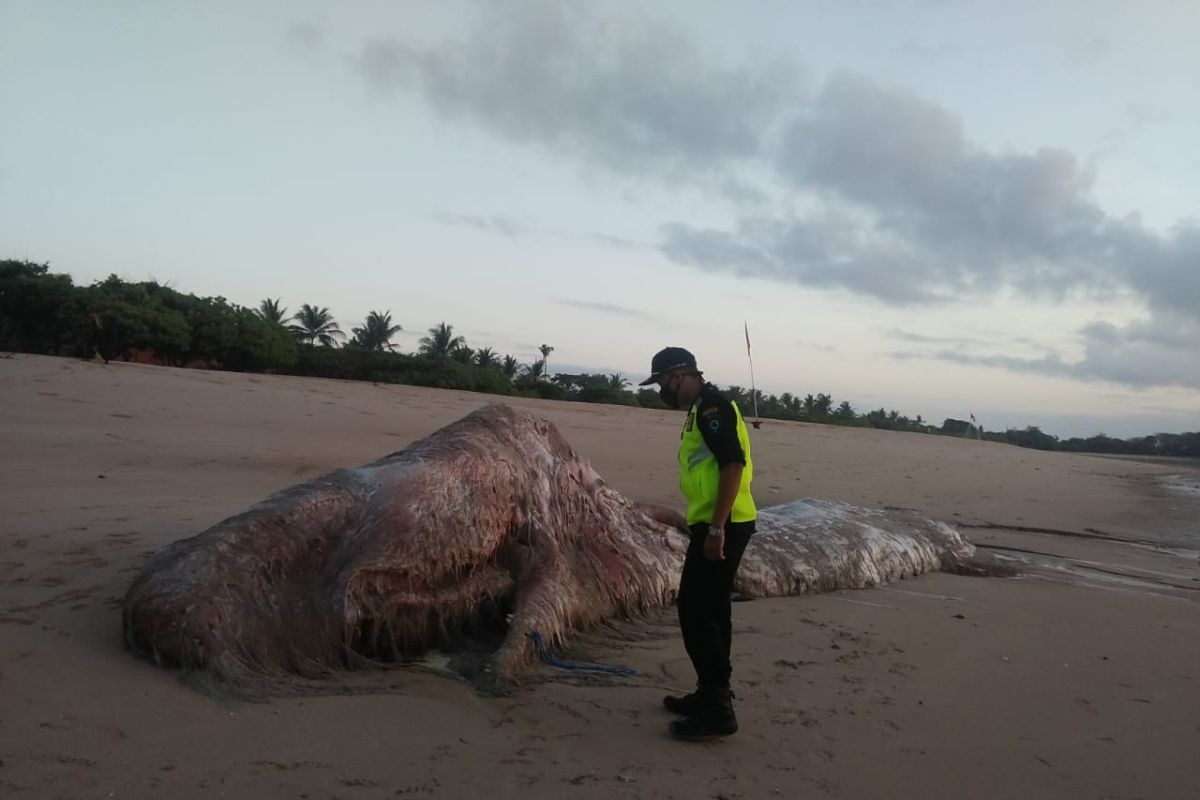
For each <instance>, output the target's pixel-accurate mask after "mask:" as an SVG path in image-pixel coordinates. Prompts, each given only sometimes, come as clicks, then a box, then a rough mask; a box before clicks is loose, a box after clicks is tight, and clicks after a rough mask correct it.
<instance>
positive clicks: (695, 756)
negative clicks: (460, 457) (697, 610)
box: [0, 356, 1200, 800]
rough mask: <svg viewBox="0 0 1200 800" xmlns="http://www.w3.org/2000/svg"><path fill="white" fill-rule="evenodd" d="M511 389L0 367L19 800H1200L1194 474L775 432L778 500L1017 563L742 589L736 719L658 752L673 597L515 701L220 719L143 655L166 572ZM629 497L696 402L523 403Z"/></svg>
mask: <svg viewBox="0 0 1200 800" xmlns="http://www.w3.org/2000/svg"><path fill="white" fill-rule="evenodd" d="M494 400H496V398H489V397H487V396H484V395H479V394H470V393H462V392H450V391H439V390H430V389H420V388H414V387H406V386H383V385H372V384H369V383H348V382H339V381H328V380H316V379H301V378H292V377H282V376H268V375H245V374H233V373H219V372H207V371H198V370H177V369H167V368H162V367H152V366H141V365H132V364H116V363H114V364H109V365H102V364H98V363H84V362H79V361H72V360H67V359H55V358H44V357H29V356H17V357H14V358H11V359H3V360H0V403H2V405H3V408H4V421H3V424H2V425H0V451H2V452H3V456H4V457H3V459H0V511H2V514H0V519H2V520H3V530H2V534H0V795H3V796H5V797H13V798H60V797H61V798H93V797H95V798H109V797H117V798H122V797H123V798H213V797H230V798H242V797H246V798H249V797H272V798H274V797H280V798H313V799H314V800H316V799H318V798H334V797H337V798H364V800H365V799H367V798H396V797H403V798H469V797H517V796H545V797H572V798H575V797H578V798H593V797H594V798H614V797H618V798H619V797H636V798H731V799H732V798H760V797H761V798H768V797H777V796H782V797H833V798H895V797H922V798H1015V797H1023V798H1147V800H1149V799H1150V798H1156V799H1157V798H1196V797H1200V758H1198V757H1197V756H1198V754H1200V490H1196V489H1194V488H1191V487H1197V486H1200V473H1198V472H1196V471H1195V468H1194V466H1193V465H1189V464H1186V463H1176V462H1163V463H1143V462H1137V461H1129V460H1118V459H1105V458H1097V457H1092V456H1082V455H1067V454H1060V453H1047V452H1038V451H1031V450H1021V449H1018V448H1015V447H1010V446H1006V445H1000V444H995V443H988V442H978V441H972V440H959V439H950V438H945V437H938V436H930V435H922V434H915V433H898V432H888V431H876V430H869V429H850V428H837V427H832V426H820V425H809V424H802V423H784V422H774V421H767V422H765V423H764V425H763V427H762V429H761V430H759V431H756V432H753V446H754V456H755V463H756V467H757V470H756V479H755V494H756V496H757V498H758V500H759V503H760V505H770V504H773V503H777V502H784V501H787V500H791V499H794V498H798V497H825V498H833V499H837V500H842V501H847V502H852V503H856V504H861V505H865V506H873V507H882V506H896V507H904V508H911V509H917V510H919V511H920V512H922V513H924V514H926V515H928V516H931V517H934V518H936V519H940V520H946V521H949V522H952V523H954V524H956V525H958V526H960V527H961V528H962V530H963V531H964V533H965V534H966V535H967V537H968V538H969V539H971V540H972V541H973V542H975V543H976V544H977V545H980V546H987V547H990V548H994V552H997V553H999V554H1001V555H1002V556H1005V557H1008V558H1012V559H1016V560H1018V563H1022V564H1023V565H1024V566H1023V574H1022V575H1021V576H1020V577H1017V578H973V577H963V576H956V575H950V574H943V573H934V574H929V575H925V576H921V577H919V578H916V579H913V580H908V581H903V582H900V583H898V584H895V585H891V586H885V587H880V588H877V589H871V590H864V591H855V592H837V593H832V594H827V595H811V596H801V597H793V598H782V599H775V600H769V601H752V602H743V603H738V604H736V605H735V607H734V623H735V640H734V650H735V657H734V669H735V675H734V681H735V684H736V692H737V708H738V714H739V718H740V721H741V725H742V731H741V732H740V733H739V734H738V735H737V736H735V737H733V738H731V739H730V740H727V741H722V742H718V743H713V744H704V745H689V744H684V743H680V742H677V741H673V740H671V739H670V738H669V737H668V736H667V734H666V725H667V722H668V721H669V716H668V715H667V714H666V713H665V712H664V711H663V710H662V708H661V706H660V698H661V696H662V695H663V694H664V692H665V691H669V690H677V689H688V688H690V683H691V681H692V676H691V672H690V665H689V664H688V661H687V658H686V656H685V654H684V651H683V646H682V643H681V641H680V639H679V636H678V633H677V630H676V628H675V625H674V619H673V614H672V613H671V610H667V611H665V612H664V613H663V614H661V615H659V616H658V617H656V618H653V619H649V620H641V621H628V622H620V623H618V624H615V625H614V626H613V627H611V628H608V629H605V630H604V631H601V632H594V633H590V634H587V635H583V636H581V637H579V638H578V640H577V641H575V642H574V643H573V645H572V650H571V653H570V655H572V656H573V657H579V658H586V659H587V660H590V661H597V662H601V663H605V664H614V665H615V664H620V665H628V666H631V667H633V668H634V669H636V670H637V675H636V676H635V677H633V678H601V677H587V678H582V677H579V676H578V675H575V674H572V673H565V672H561V671H557V670H553V669H550V668H547V667H544V666H536V667H535V668H534V670H533V674H532V676H531V678H530V681H529V682H528V684H527V685H525V686H523V687H522V688H520V689H519V690H518V691H516V692H515V693H514V694H513V695H511V696H507V697H483V696H480V695H478V694H477V693H476V692H475V691H474V690H473V689H472V688H471V687H470V686H468V685H466V684H464V683H462V682H459V681H456V680H453V679H451V678H447V677H442V676H439V675H436V674H432V673H429V672H424V671H420V670H414V669H397V670H389V671H387V672H385V673H383V674H382V675H374V676H372V677H370V678H369V679H367V680H365V681H364V686H363V692H362V693H361V694H354V695H344V694H342V695H332V696H307V697H287V698H278V699H274V700H272V701H270V702H265V703H241V702H232V701H222V700H215V699H213V698H212V697H210V696H208V695H206V694H203V693H201V692H199V691H196V690H195V689H193V688H191V687H190V686H189V685H188V684H186V683H185V682H184V681H182V680H181V679H180V676H179V675H178V674H177V673H174V672H171V671H167V670H163V669H160V668H157V667H155V666H154V665H152V664H149V663H147V662H145V661H141V660H137V659H135V658H134V657H132V656H131V655H130V654H129V653H127V652H126V651H125V650H124V649H123V647H122V641H121V618H120V613H119V605H120V601H121V598H122V596H123V594H124V592H125V589H126V587H127V586H128V584H129V581H130V580H131V578H132V576H133V575H134V573H135V572H136V571H137V569H138V568H139V566H140V565H141V563H142V562H143V561H144V559H145V558H146V556H147V555H148V554H150V553H151V552H153V551H155V550H157V549H158V548H160V547H162V546H163V545H165V544H166V543H168V542H171V541H173V540H175V539H179V538H183V537H186V536H191V535H193V534H195V533H198V532H200V531H202V530H204V529H205V528H207V527H209V526H210V525H212V524H214V523H216V522H218V521H220V520H221V519H223V518H225V517H226V516H229V515H231V514H233V513H236V512H238V511H240V510H242V509H243V508H245V507H246V506H248V505H250V504H251V503H253V502H255V501H257V500H259V499H261V498H262V497H264V496H265V495H267V494H269V493H271V492H273V491H275V490H277V489H280V488H283V487H285V486H288V485H291V484H293V483H296V482H299V481H302V480H305V479H308V478H311V477H313V476H316V475H319V474H321V473H324V472H326V471H329V470H331V469H334V468H338V467H344V466H352V465H357V464H361V463H364V462H367V461H370V460H373V459H376V458H378V457H380V456H381V455H384V454H386V453H389V452H392V451H395V450H399V449H401V448H403V447H405V446H406V445H407V444H408V443H409V442H412V441H414V440H415V439H418V438H421V437H423V436H425V435H427V434H429V433H431V432H432V431H434V430H436V429H437V428H438V427H440V426H442V425H444V424H446V423H448V422H450V421H452V420H454V419H457V418H458V417H460V416H462V415H464V414H466V413H468V412H470V411H472V410H474V409H475V408H478V407H479V406H480V405H483V404H485V403H487V402H492V401H494ZM504 402H509V403H511V404H512V405H515V406H519V407H521V408H525V409H527V410H530V411H533V412H535V413H537V414H539V415H542V416H544V417H546V418H548V419H550V420H551V421H553V422H554V423H555V424H556V425H557V426H558V427H559V429H560V430H561V431H562V432H563V434H564V435H565V436H566V438H567V439H568V441H570V442H571V443H572V445H573V446H574V447H575V448H576V449H577V450H578V451H579V452H580V453H581V454H583V455H584V456H585V457H587V458H588V459H589V460H590V461H591V462H592V463H593V465H594V466H595V467H596V468H597V469H598V470H599V472H600V473H601V474H602V475H604V476H605V478H606V479H607V480H608V481H609V482H610V483H611V484H612V485H613V486H614V487H615V488H617V489H618V490H620V491H622V492H624V493H625V494H626V495H628V496H629V497H631V498H634V499H641V500H652V501H656V502H659V503H664V504H676V505H677V504H678V497H677V488H676V486H675V467H674V459H673V455H674V448H675V446H676V443H677V441H678V425H679V422H680V417H679V416H678V415H677V414H674V413H670V412H660V411H651V410H644V409H628V408H619V407H613V406H598V405H585V404H571V403H555V402H548V401H536V400H523V399H511V398H506V399H504Z"/></svg>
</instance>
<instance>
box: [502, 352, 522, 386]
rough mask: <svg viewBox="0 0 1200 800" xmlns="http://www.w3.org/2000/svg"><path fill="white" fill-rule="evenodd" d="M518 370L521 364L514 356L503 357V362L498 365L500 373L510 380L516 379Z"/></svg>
mask: <svg viewBox="0 0 1200 800" xmlns="http://www.w3.org/2000/svg"><path fill="white" fill-rule="evenodd" d="M520 368H521V362H520V361H517V359H516V356H505V357H504V362H503V363H502V364H501V365H500V371H501V372H503V373H504V374H505V376H506V377H508V378H509V379H510V380H511V379H512V378H515V377H517V370H519V369H520Z"/></svg>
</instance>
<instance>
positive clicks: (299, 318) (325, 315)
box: [291, 303, 346, 347]
mask: <svg viewBox="0 0 1200 800" xmlns="http://www.w3.org/2000/svg"><path fill="white" fill-rule="evenodd" d="M292 320H293V321H294V322H295V323H296V324H295V325H293V326H291V331H292V333H293V334H294V335H295V336H296V338H297V339H298V340H300V341H301V342H304V343H305V344H316V343H317V342H320V343H321V344H322V345H323V346H325V347H333V346H334V345H335V344H337V340H338V339H345V338H346V334H344V333H342V329H341V328H340V327H338V324H337V323H336V322H334V321H333V315H331V314H330V313H329V309H328V308H317V307H316V306H310V305H309V304H308V303H305V304H304V305H302V306H300V311H298V312H297V313H296V316H294V317H292Z"/></svg>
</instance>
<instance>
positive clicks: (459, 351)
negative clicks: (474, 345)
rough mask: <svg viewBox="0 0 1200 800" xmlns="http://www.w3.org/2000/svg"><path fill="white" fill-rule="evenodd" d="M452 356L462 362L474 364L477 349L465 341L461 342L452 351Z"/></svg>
mask: <svg viewBox="0 0 1200 800" xmlns="http://www.w3.org/2000/svg"><path fill="white" fill-rule="evenodd" d="M450 358H451V359H453V360H454V361H457V362H458V363H460V364H472V363H474V361H475V351H474V350H473V349H471V348H470V347H467V345H466V344H465V343H459V344H458V345H457V346H455V348H454V349H453V350H451V351H450Z"/></svg>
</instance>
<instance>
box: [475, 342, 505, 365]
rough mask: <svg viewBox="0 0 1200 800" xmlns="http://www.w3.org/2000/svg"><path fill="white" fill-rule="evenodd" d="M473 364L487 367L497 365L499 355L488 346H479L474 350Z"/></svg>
mask: <svg viewBox="0 0 1200 800" xmlns="http://www.w3.org/2000/svg"><path fill="white" fill-rule="evenodd" d="M475 366H477V367H483V368H484V369H487V368H489V367H496V366H499V357H498V356H497V355H496V351H495V350H493V349H492V348H490V347H481V348H479V349H478V350H476V351H475Z"/></svg>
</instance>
